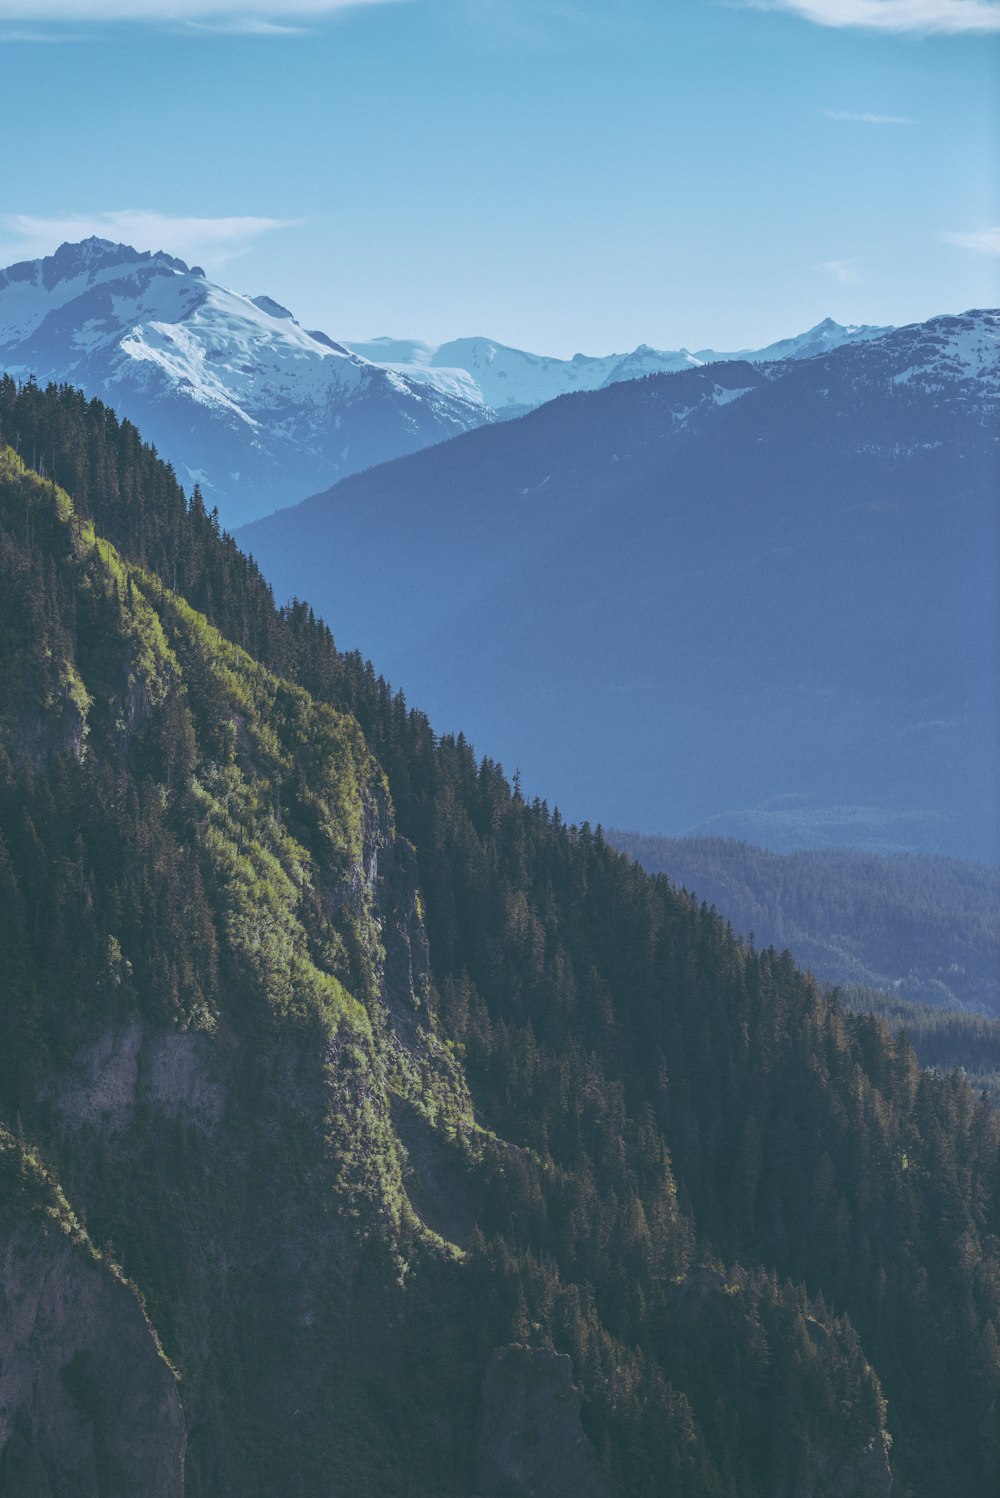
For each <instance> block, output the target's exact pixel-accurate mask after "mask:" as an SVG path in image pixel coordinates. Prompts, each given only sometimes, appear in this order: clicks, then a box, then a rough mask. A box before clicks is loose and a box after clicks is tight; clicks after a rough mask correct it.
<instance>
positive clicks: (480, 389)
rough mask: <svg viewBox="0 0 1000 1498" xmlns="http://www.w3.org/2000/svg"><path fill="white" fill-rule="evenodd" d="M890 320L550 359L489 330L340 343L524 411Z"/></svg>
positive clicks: (826, 342)
mask: <svg viewBox="0 0 1000 1498" xmlns="http://www.w3.org/2000/svg"><path fill="white" fill-rule="evenodd" d="M891 331H892V329H891V328H875V327H869V326H851V327H844V326H843V325H842V324H841V323H836V322H834V321H833V320H832V319H831V318H826V319H825V321H823V322H821V323H817V325H816V327H814V328H810V329H809V330H808V332H805V333H800V334H798V336H797V337H795V338H782V339H781V340H780V341H779V342H778V343H771V344H768V346H767V347H766V348H762V349H740V350H738V351H737V352H735V353H719V352H718V351H717V350H716V349H710V348H704V349H698V350H697V351H696V352H694V353H692V352H691V350H690V349H685V348H681V349H657V348H651V347H650V346H649V344H646V343H640V344H639V346H638V348H635V349H633V350H632V352H631V353H630V354H604V355H598V356H592V355H590V354H574V355H573V357H572V359H553V358H548V357H546V356H545V355H542V354H531V353H527V352H526V351H525V350H524V349H516V348H508V347H507V346H506V345H505V344H502V343H497V342H496V341H495V340H494V339H490V338H457V339H454V340H453V341H452V342H450V343H440V344H429V343H421V342H419V341H418V340H417V339H412V338H372V339H369V340H368V341H367V342H365V343H345V345H344V347H345V348H349V349H350V350H351V351H352V353H355V354H358V355H360V356H361V357H362V358H365V359H369V360H371V362H372V363H373V364H378V365H380V366H381V367H382V368H384V369H389V370H392V371H394V372H395V373H398V374H405V375H406V376H408V377H409V378H410V379H413V380H423V381H426V383H427V384H429V385H434V386H435V387H436V388H437V389H439V390H441V391H444V392H447V393H448V394H451V395H458V396H460V397H461V398H462V399H464V400H471V401H478V402H479V403H480V404H482V405H484V406H490V407H492V408H493V410H494V411H495V412H496V413H497V415H498V416H504V417H510V416H520V415H523V413H524V412H525V411H529V410H531V409H533V408H534V407H535V406H540V405H543V404H544V403H545V402H546V401H550V400H554V399H555V398H556V396H559V395H567V394H569V393H570V392H571V391H574V390H600V389H602V388H603V387H604V386H606V385H614V384H616V383H618V382H619V381H621V380H635V379H639V378H640V377H641V376H643V375H650V374H674V373H676V372H678V371H679V370H683V369H697V368H699V367H700V366H701V365H703V364H719V363H723V362H727V361H730V360H733V359H745V360H749V361H751V362H753V363H770V362H772V361H775V360H778V359H811V358H813V357H815V356H816V355H817V354H825V353H829V352H830V350H831V349H835V348H840V347H842V346H843V345H844V344H848V343H862V342H865V341H867V340H868V339H871V338H880V337H882V336H883V335H884V334H885V333H889V332H891Z"/></svg>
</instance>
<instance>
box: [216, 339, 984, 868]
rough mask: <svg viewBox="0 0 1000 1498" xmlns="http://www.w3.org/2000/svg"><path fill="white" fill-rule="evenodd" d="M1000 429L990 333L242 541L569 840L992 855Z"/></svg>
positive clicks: (507, 441)
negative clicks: (483, 752)
mask: <svg viewBox="0 0 1000 1498" xmlns="http://www.w3.org/2000/svg"><path fill="white" fill-rule="evenodd" d="M998 407H1000V315H998V314H997V313H996V312H991V311H973V312H968V313H965V314H962V315H960V316H954V317H951V316H949V317H941V318H935V319H932V320H931V321H930V322H927V323H922V324H914V325H911V326H909V327H905V328H900V329H898V330H895V331H893V332H890V333H887V334H883V335H881V336H880V337H877V338H872V339H866V340H864V341H860V342H856V343H853V344H848V345H846V346H842V347H839V348H837V349H834V350H833V351H832V352H830V353H826V354H822V355H819V356H816V357H811V358H805V359H782V360H778V361H774V362H765V363H751V362H749V361H737V362H723V363H718V364H708V365H705V366H702V367H700V368H693V369H689V370H685V371H682V372H678V373H673V374H669V373H668V374H659V375H652V376H649V377H647V378H645V379H642V380H633V381H624V382H618V383H614V384H612V385H609V386H607V387H606V388H604V389H601V390H597V391H593V392H589V393H580V394H576V395H568V396H564V397H562V398H561V399H558V400H555V401H552V402H549V403H548V404H546V405H543V406H541V407H539V408H538V409H536V410H535V411H533V412H531V413H529V414H528V415H525V416H522V417H520V418H517V419H514V420H511V421H506V422H502V423H499V424H497V425H493V426H490V427H488V428H484V429H482V430H480V431H476V432H472V433H469V434H466V435H465V436H463V437H460V438H458V439H456V440H455V441H452V442H449V443H446V444H443V445H441V446H438V447H435V448H431V449H428V450H425V451H423V452H420V453H417V454H415V455H413V456H411V457H409V458H406V459H403V460H399V461H397V462H395V463H392V464H388V465H384V466H382V467H379V468H377V469H373V470H371V471H369V472H367V473H364V474H360V475H356V476H354V477H353V478H351V479H348V480H345V481H343V482H341V483H340V484H339V485H337V486H335V487H334V488H333V489H331V490H329V491H328V492H326V493H325V494H322V495H319V496H316V497H314V498H312V499H310V500H307V501H305V502H304V503H302V504H300V505H298V506H296V507H293V508H291V509H288V510H285V511H282V512H280V513H279V514H276V515H274V516H271V517H269V518H267V519H264V520H262V521H259V522H257V523H256V524H254V525H251V526H249V527H247V528H245V529H243V530H241V531H239V533H238V535H239V540H240V543H241V544H242V545H244V546H246V547H247V548H249V549H250V550H251V551H252V552H253V554H254V556H255V557H256V558H257V560H258V561H259V562H260V564H261V565H262V567H263V569H264V571H265V573H266V575H267V576H268V578H269V579H270V580H271V581H272V583H273V585H274V587H275V589H276V591H277V593H278V595H279V596H280V597H283V598H288V597H291V596H293V595H297V596H299V597H303V596H304V597H308V598H309V599H310V600H311V602H312V603H314V604H315V605H316V606H317V607H318V608H320V609H321V610H322V612H323V614H324V615H325V616H326V617H327V618H328V619H329V620H330V622H331V624H332V625H333V627H334V629H335V631H336V633H337V638H338V640H339V641H340V642H341V644H342V645H344V646H345V647H348V648H352V647H355V646H359V647H362V648H364V649H365V651H366V652H368V653H369V654H370V656H371V658H372V659H373V661H374V662H375V664H376V666H377V667H378V668H379V669H380V670H381V671H382V672H384V673H385V674H386V675H387V676H388V677H390V678H391V679H392V680H393V681H394V682H396V683H398V684H400V685H402V686H404V687H405V689H406V691H407V693H408V695H410V696H412V697H413V698H415V699H416V700H417V701H419V702H421V703H423V704H424V705H425V706H426V707H427V708H428V709H429V710H430V711H431V713H432V715H433V717H434V719H435V721H437V722H438V723H440V724H442V726H444V727H447V728H453V729H456V730H457V729H459V728H461V729H463V730H464V732H466V733H467V734H469V735H470V736H471V737H472V739H473V742H475V743H476V744H477V745H489V746H490V747H491V750H492V752H493V753H495V754H497V755H498V756H499V757H500V758H501V759H502V761H503V763H504V764H505V765H506V766H507V767H508V769H510V770H515V769H517V770H520V772H521V773H522V775H523V780H524V784H525V786H526V787H527V788H528V790H529V791H530V792H531V793H532V794H541V795H545V796H546V797H548V798H550V799H551V800H554V801H555V802H557V803H558V804H559V805H560V807H561V808H562V809H563V810H564V812H566V813H567V814H568V815H570V816H572V817H585V816H586V817H590V818H592V819H594V820H600V821H603V822H604V823H606V824H612V825H616V826H631V827H639V828H644V829H646V830H649V831H659V832H663V833H670V834H681V833H687V832H692V831H699V832H707V833H711V834H713V835H719V836H724V835H729V836H736V837H741V838H744V839H746V840H748V841H751V842H757V843H762V844H764V845H766V846H769V847H772V848H775V849H779V850H781V849H784V850H788V849H792V848H796V847H810V846H812V847H816V846H829V845H836V844H840V845H848V846H855V847H859V848H864V849H868V850H870V851H874V852H893V851H905V850H915V851H925V852H945V853H951V854H953V855H955V856H957V857H966V858H973V859H975V858H983V859H987V860H995V859H996V857H997V852H998V848H1000V834H998V824H997V805H998V790H997V764H996V752H995V746H996V742H997V728H998V722H997V713H998V703H1000V674H998V662H997V650H996V641H997V638H998V636H1000V630H998V597H1000V589H998V576H997V561H996V549H995V539H996V525H997V517H996V497H997V472H998V437H997V431H998V428H997V414H998ZM360 559H364V560H363V562H361V561H360ZM359 563H360V564H359Z"/></svg>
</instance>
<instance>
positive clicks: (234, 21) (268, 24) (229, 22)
mask: <svg viewBox="0 0 1000 1498" xmlns="http://www.w3.org/2000/svg"><path fill="white" fill-rule="evenodd" d="M180 25H181V26H182V28H183V30H185V31H203V32H208V33H209V34H211V35H212V36H305V35H306V33H307V32H308V30H309V28H308V27H307V26H286V25H284V24H283V23H280V22H278V21H266V20H265V19H264V18H263V16H232V17H229V18H225V17H223V18H221V19H219V20H215V21H195V20H192V19H191V18H190V17H189V18H188V19H187V20H184V21H182V22H181V23H180Z"/></svg>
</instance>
